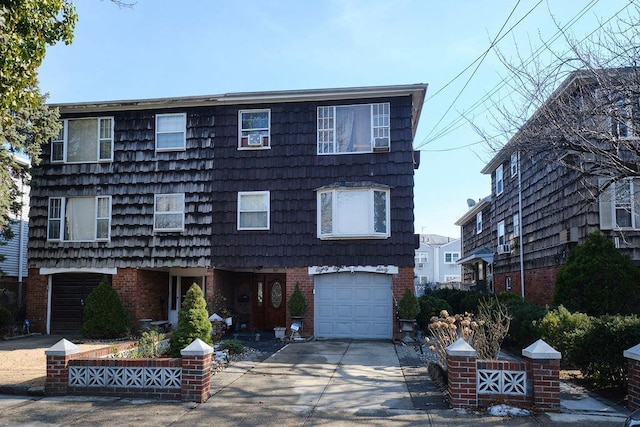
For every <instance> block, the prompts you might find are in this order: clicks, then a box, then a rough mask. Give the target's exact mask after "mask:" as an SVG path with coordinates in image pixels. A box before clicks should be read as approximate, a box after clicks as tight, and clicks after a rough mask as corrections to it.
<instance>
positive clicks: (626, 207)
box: [598, 177, 640, 230]
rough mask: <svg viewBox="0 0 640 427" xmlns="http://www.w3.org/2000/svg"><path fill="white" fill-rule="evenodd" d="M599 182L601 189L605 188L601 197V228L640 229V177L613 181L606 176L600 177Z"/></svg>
mask: <svg viewBox="0 0 640 427" xmlns="http://www.w3.org/2000/svg"><path fill="white" fill-rule="evenodd" d="M598 184H599V186H600V188H601V189H602V188H604V190H602V194H600V198H599V208H600V228H601V229H602V230H613V229H631V230H638V229H640V206H638V203H640V177H632V178H625V179H621V180H619V181H616V182H611V183H610V182H609V181H608V180H607V179H606V178H600V179H598ZM605 186H606V188H605Z"/></svg>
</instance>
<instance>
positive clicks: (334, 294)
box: [314, 272, 393, 339]
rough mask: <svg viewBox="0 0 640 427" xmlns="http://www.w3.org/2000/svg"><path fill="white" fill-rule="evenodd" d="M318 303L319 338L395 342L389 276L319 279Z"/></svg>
mask: <svg viewBox="0 0 640 427" xmlns="http://www.w3.org/2000/svg"><path fill="white" fill-rule="evenodd" d="M314 301H315V306H314V311H315V325H314V326H315V328H314V329H315V335H316V337H318V338H356V339H391V338H392V334H393V330H392V322H393V315H392V312H393V298H392V292H391V276H390V275H388V274H376V273H363V272H355V273H350V272H344V273H329V274H320V275H317V276H316V277H315V297H314Z"/></svg>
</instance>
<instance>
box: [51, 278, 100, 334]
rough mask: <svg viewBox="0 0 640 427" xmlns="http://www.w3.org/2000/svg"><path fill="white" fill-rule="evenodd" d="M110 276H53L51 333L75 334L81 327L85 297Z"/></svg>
mask: <svg viewBox="0 0 640 427" xmlns="http://www.w3.org/2000/svg"><path fill="white" fill-rule="evenodd" d="M104 277H107V278H108V280H109V281H110V276H104V275H102V274H93V273H91V274H89V273H68V274H55V275H54V276H53V279H52V291H51V333H52V334H77V333H78V332H80V328H81V327H82V312H83V310H84V304H85V302H86V301H87V297H88V296H89V294H90V293H91V291H92V290H94V289H95V288H96V287H97V286H98V285H99V284H100V282H101V281H102V279H103V278H104Z"/></svg>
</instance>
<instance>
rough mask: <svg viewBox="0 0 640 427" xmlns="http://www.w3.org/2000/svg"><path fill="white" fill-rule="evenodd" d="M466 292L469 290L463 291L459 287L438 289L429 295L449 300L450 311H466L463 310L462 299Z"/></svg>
mask: <svg viewBox="0 0 640 427" xmlns="http://www.w3.org/2000/svg"><path fill="white" fill-rule="evenodd" d="M425 294H426V293H425ZM466 294H467V291H461V290H458V289H447V288H442V289H436V290H434V291H431V292H429V295H431V296H432V297H434V298H439V299H443V300H445V301H446V302H448V303H449V305H450V306H451V312H450V313H464V310H462V299H463V298H464V297H465V295H466Z"/></svg>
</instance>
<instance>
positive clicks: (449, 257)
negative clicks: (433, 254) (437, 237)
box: [444, 252, 460, 264]
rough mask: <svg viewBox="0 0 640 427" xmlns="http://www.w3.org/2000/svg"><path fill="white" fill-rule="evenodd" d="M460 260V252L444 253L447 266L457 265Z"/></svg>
mask: <svg viewBox="0 0 640 427" xmlns="http://www.w3.org/2000/svg"><path fill="white" fill-rule="evenodd" d="M459 259H460V252H445V253H444V263H445V264H455V263H456V262H458V260H459Z"/></svg>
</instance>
